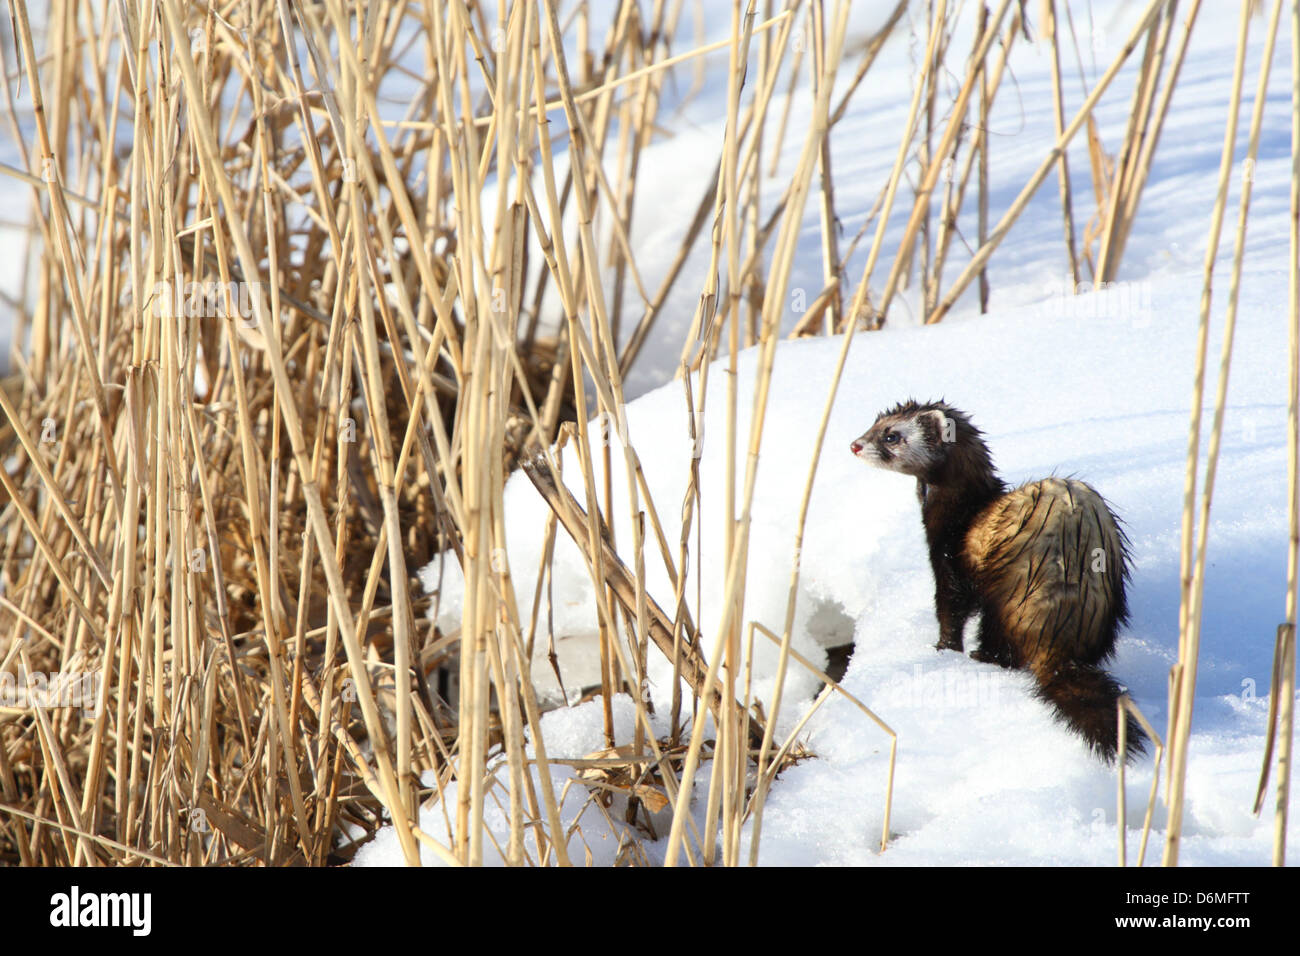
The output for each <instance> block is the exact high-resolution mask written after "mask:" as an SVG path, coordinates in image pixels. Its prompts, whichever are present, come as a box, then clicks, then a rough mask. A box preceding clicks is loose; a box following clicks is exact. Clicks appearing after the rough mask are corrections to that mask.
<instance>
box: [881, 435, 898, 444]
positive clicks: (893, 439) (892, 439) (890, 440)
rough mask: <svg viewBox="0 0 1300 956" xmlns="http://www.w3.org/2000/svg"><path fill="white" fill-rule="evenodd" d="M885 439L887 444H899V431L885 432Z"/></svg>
mask: <svg viewBox="0 0 1300 956" xmlns="http://www.w3.org/2000/svg"><path fill="white" fill-rule="evenodd" d="M884 441H885V444H886V445H897V444H898V432H885V439H884Z"/></svg>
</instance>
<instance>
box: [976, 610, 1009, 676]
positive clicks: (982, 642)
mask: <svg viewBox="0 0 1300 956" xmlns="http://www.w3.org/2000/svg"><path fill="white" fill-rule="evenodd" d="M977 641H978V645H979V646H977V647H976V648H975V650H973V651H971V655H970V656H971V659H972V660H977V661H981V662H983V663H985V664H997V665H998V666H1000V667H1015V666H1017V665H1016V660H1015V658H1014V656H1013V655H1012V653H1011V645H1010V644H1009V643H1008V642H1007V635H1006V633H1005V632H1004V631H1003V630H1002V625H1001V624H999V623H998V621H997V619H996V618H994V616H993V615H992V614H989V613H987V612H985V613H984V614H981V615H980V630H979V635H978V637H977Z"/></svg>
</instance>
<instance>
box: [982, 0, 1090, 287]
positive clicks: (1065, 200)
mask: <svg viewBox="0 0 1300 956" xmlns="http://www.w3.org/2000/svg"><path fill="white" fill-rule="evenodd" d="M1042 10H1043V23H1042V31H1043V35H1044V36H1045V37H1046V39H1047V41H1048V42H1049V43H1051V45H1052V100H1053V101H1054V109H1053V110H1052V118H1053V119H1054V120H1055V122H1056V137H1057V139H1060V138H1061V134H1062V133H1063V132H1065V101H1064V99H1063V97H1062V92H1061V43H1060V38H1059V37H1058V36H1057V29H1056V0H1046V2H1045V3H1043V5H1042ZM1059 172H1060V180H1061V219H1062V220H1063V222H1064V224H1065V254H1066V257H1067V261H1068V262H1069V265H1070V281H1071V282H1072V283H1073V286H1074V288H1078V286H1079V254H1078V252H1077V251H1076V249H1075V244H1074V206H1073V202H1072V201H1071V199H1070V164H1069V157H1068V155H1067V154H1066V152H1065V151H1064V150H1062V151H1061V165H1060V167H1059ZM983 241H984V240H983V237H981V238H980V243H981V244H983Z"/></svg>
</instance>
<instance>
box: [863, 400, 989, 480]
mask: <svg viewBox="0 0 1300 956" xmlns="http://www.w3.org/2000/svg"><path fill="white" fill-rule="evenodd" d="M979 435H980V431H979V429H978V428H976V427H975V426H974V425H972V424H971V423H970V419H968V418H967V417H966V415H965V414H964V413H962V412H960V411H958V410H957V409H955V408H953V407H952V406H951V405H949V404H947V403H946V402H942V401H940V402H927V403H926V404H924V405H922V404H920V403H918V402H916V401H906V402H900V403H899V404H898V405H895V406H894V407H893V408H890V409H887V410H886V411H883V412H881V413H880V415H878V416H877V417H876V422H875V424H874V425H872V426H871V427H870V428H869V429H867V432H866V434H864V435H863V436H862V437H861V438H859V439H857V440H856V441H854V442H853V443H852V444H851V445H850V446H849V448H850V450H852V452H853V454H855V455H857V456H858V457H859V458H861V459H862V460H863V461H865V462H867V463H868V464H871V465H875V466H876V467H877V468H885V469H888V470H889V471H897V472H900V473H902V474H904V475H911V476H912V477H913V478H919V479H921V480H922V481H926V482H933V481H937V480H939V479H940V478H941V476H942V473H943V472H944V471H945V468H944V466H945V465H946V464H947V462H948V460H949V457H950V455H951V453H952V452H953V451H954V450H955V448H956V446H957V445H959V444H961V445H963V446H964V447H966V448H967V449H968V450H971V451H976V454H977V456H978V457H981V458H982V459H983V462H982V464H984V465H985V466H986V467H987V469H988V471H989V473H990V474H991V473H992V463H991V462H990V461H989V460H988V457H987V454H988V453H987V450H986V449H985V448H984V443H983V442H982V441H981V440H980V438H979ZM981 453H982V454H981Z"/></svg>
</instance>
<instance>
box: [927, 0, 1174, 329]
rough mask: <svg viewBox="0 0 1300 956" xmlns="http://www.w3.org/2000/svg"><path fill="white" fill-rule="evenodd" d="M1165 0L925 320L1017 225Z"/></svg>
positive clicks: (950, 301) (950, 300)
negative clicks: (1025, 209)
mask: <svg viewBox="0 0 1300 956" xmlns="http://www.w3.org/2000/svg"><path fill="white" fill-rule="evenodd" d="M1163 2H1164V0H1150V2H1149V3H1148V4H1147V6H1146V7H1145V8H1144V10H1143V13H1142V15H1141V16H1140V17H1139V18H1138V23H1137V25H1136V26H1135V27H1134V29H1133V32H1132V33H1131V34H1130V35H1129V38H1128V40H1127V41H1126V42H1125V43H1124V46H1123V47H1122V48H1121V49H1120V51H1119V53H1118V54H1117V55H1116V57H1115V59H1114V60H1113V61H1112V62H1111V65H1110V66H1109V67H1108V68H1107V70H1106V72H1105V73H1104V74H1102V76H1101V78H1100V79H1098V80H1097V82H1096V84H1095V85H1094V86H1093V88H1092V92H1091V93H1089V94H1088V96H1087V98H1086V99H1085V100H1084V102H1083V105H1082V106H1080V107H1079V110H1078V112H1076V113H1075V116H1074V119H1073V120H1071V121H1070V125H1069V126H1067V127H1066V128H1065V132H1063V133H1062V134H1061V135H1060V136H1058V137H1057V138H1056V144H1055V145H1054V146H1053V148H1052V149H1051V151H1050V152H1049V153H1048V155H1047V156H1046V157H1045V158H1044V159H1043V161H1042V162H1041V163H1040V164H1039V166H1038V169H1037V170H1035V172H1034V174H1033V175H1032V176H1031V177H1030V178H1029V181H1028V182H1027V183H1026V184H1025V186H1024V188H1023V189H1021V191H1020V194H1019V195H1018V196H1017V197H1016V198H1015V200H1014V201H1013V202H1012V203H1011V206H1010V207H1009V208H1008V209H1007V211H1006V212H1005V213H1003V215H1002V218H1001V219H1000V220H998V223H997V225H996V226H994V227H993V230H992V232H990V233H989V235H988V238H987V239H986V240H985V241H984V242H983V243H982V244H981V245H980V247H979V249H977V250H976V251H975V254H974V255H973V256H972V257H971V261H970V262H969V263H967V265H966V268H965V269H963V270H962V272H961V274H960V275H959V276H958V277H957V278H956V279H955V280H953V283H952V285H951V287H950V288H949V290H948V293H947V295H945V296H944V297H943V299H942V300H941V301H940V302H939V304H938V305H937V306H935V308H934V310H933V311H932V312H931V313H930V314H929V315H927V316H926V318H925V321H926V324H927V325H933V324H934V323H936V322H941V321H943V317H944V316H945V315H947V314H948V312H949V311H951V309H952V307H953V305H954V304H955V303H956V301H957V299H958V298H960V297H961V294H962V293H963V292H964V291H965V290H966V287H967V286H968V285H970V283H971V280H972V279H974V278H975V277H976V276H977V275H979V273H980V272H981V271H982V270H983V268H984V265H985V263H987V262H988V259H989V257H990V256H991V255H992V254H993V251H994V250H995V249H996V248H997V247H998V245H999V244H1000V243H1001V242H1002V240H1003V238H1005V236H1006V234H1007V232H1009V231H1010V229H1011V226H1012V225H1014V223H1015V221H1016V219H1017V218H1019V216H1020V213H1022V212H1023V211H1024V208H1025V206H1026V205H1028V204H1029V200H1030V198H1032V196H1033V195H1034V193H1035V192H1037V190H1038V187H1039V186H1040V185H1042V182H1043V180H1044V179H1046V178H1047V176H1048V175H1049V174H1050V173H1051V171H1052V167H1054V166H1055V165H1056V164H1057V162H1058V160H1059V158H1060V155H1061V153H1062V152H1063V151H1064V150H1065V148H1066V146H1068V145H1069V143H1070V140H1072V139H1073V138H1074V134H1075V133H1077V132H1078V131H1079V128H1080V127H1081V126H1083V124H1084V123H1085V122H1087V121H1088V119H1089V118H1090V117H1091V115H1092V110H1093V107H1095V106H1096V105H1097V101H1098V100H1100V99H1101V96H1102V94H1103V93H1105V92H1106V89H1107V87H1109V86H1110V83H1111V81H1112V80H1114V78H1115V76H1116V74H1118V73H1119V71H1120V68H1121V67H1122V66H1123V65H1124V63H1125V62H1126V61H1127V60H1128V58H1129V55H1130V54H1131V53H1132V52H1133V50H1134V49H1135V48H1136V47H1137V44H1138V42H1139V40H1140V39H1141V37H1142V34H1143V33H1144V32H1145V31H1146V29H1147V26H1148V25H1149V23H1150V22H1151V20H1152V19H1153V18H1154V17H1155V16H1156V15H1157V14H1158V13H1159V12H1160V10H1161V4H1162V3H1163Z"/></svg>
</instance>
